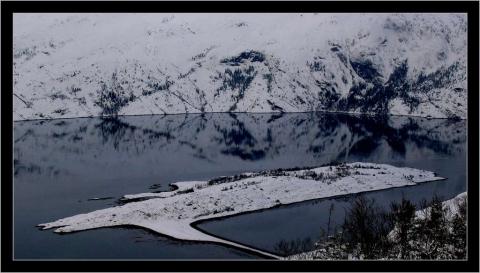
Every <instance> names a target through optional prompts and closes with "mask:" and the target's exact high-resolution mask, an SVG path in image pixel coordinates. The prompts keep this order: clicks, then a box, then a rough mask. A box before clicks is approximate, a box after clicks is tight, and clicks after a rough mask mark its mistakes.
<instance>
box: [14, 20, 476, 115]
mask: <svg viewBox="0 0 480 273" xmlns="http://www.w3.org/2000/svg"><path fill="white" fill-rule="evenodd" d="M466 28H467V26H466V15H461V14H375V15H372V14H261V15H259V14H215V15H212V14H142V15H138V14H109V15H108V16H106V15H101V14H79V15H72V14H55V15H52V14H15V15H14V68H13V71H14V75H13V77H14V85H13V95H14V97H13V103H14V120H25V119H49V118H72V117H81V116H102V115H103V116H112V115H113V116H115V115H144V114H176V113H202V112H306V111H339V112H350V113H366V114H375V115H387V114H393V115H413V116H423V117H434V118H462V119H464V118H466V114H467V109H466V107H467V91H466V90H467V83H466Z"/></svg>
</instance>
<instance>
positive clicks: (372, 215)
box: [305, 197, 467, 260]
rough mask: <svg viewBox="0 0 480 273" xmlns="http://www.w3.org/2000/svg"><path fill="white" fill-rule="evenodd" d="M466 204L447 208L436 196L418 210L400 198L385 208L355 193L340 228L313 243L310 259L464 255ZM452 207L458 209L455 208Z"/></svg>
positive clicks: (460, 256) (440, 257)
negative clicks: (314, 246) (355, 197)
mask: <svg viewBox="0 0 480 273" xmlns="http://www.w3.org/2000/svg"><path fill="white" fill-rule="evenodd" d="M466 206H467V200H466V198H464V199H463V200H460V201H459V202H458V203H457V204H456V206H455V207H454V208H453V209H452V211H451V210H450V208H449V207H445V206H443V204H442V202H441V201H440V199H438V198H437V197H435V198H433V199H432V200H431V201H430V202H426V201H424V202H422V204H421V206H420V207H421V208H422V210H419V208H417V207H416V206H415V205H414V204H413V203H411V202H410V201H408V200H405V199H402V201H401V202H400V203H392V204H391V206H390V210H389V211H385V210H382V209H380V208H379V207H378V206H376V205H375V201H374V200H372V199H368V198H365V197H359V198H357V199H356V200H355V201H354V202H353V204H352V207H351V208H350V209H349V210H348V211H347V215H346V216H345V222H344V224H343V225H342V228H341V231H340V232H335V234H334V235H333V236H328V234H327V235H326V236H325V237H326V238H324V239H322V240H321V241H320V242H317V244H316V248H315V250H314V251H312V252H310V254H308V255H306V256H305V257H306V258H308V259H407V260H416V259H423V260H435V259H436V260H438V259H442V260H444V259H465V258H466V250H467V249H466V228H467V219H466ZM455 211H456V212H455Z"/></svg>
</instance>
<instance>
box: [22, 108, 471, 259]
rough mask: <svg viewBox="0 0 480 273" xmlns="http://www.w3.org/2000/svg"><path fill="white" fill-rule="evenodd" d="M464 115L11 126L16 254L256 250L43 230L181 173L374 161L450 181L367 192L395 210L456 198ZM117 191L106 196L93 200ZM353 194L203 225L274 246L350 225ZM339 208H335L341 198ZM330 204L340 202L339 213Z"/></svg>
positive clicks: (136, 233) (164, 185) (117, 233)
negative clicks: (397, 203) (346, 220)
mask: <svg viewBox="0 0 480 273" xmlns="http://www.w3.org/2000/svg"><path fill="white" fill-rule="evenodd" d="M465 153H466V123H465V121H453V120H442V119H433V120H428V119H423V118H413V117H389V118H388V119H380V118H374V117H364V116H362V117H360V116H351V115H344V114H328V113H291V114H283V115H281V114H217V113H212V114H204V115H201V114H188V115H167V116H130V117H120V118H119V119H100V118H78V119H64V120H51V121H22V122H15V124H14V255H15V258H16V259H37V258H42V259H49V258H52V259H61V258H63V259H65V258H71V259H77V258H88V259H93V258H100V259H105V258H109V259H115V258H121V259H125V258H132V259H136V258H143V259H150V258H168V259H175V258H180V259H182V258H210V259H218V258H240V259H245V258H257V257H256V256H254V255H251V254H247V253H244V252H242V251H240V250H236V249H232V248H229V247H224V246H220V245H215V244H210V243H191V242H181V241H177V240H173V239H170V238H166V237H163V236H160V235H157V234H152V233H150V232H147V231H145V230H141V229H132V228H114V229H112V228H108V229H98V230H91V231H85V232H78V233H74V234H67V235H62V236H61V235H58V234H54V233H53V232H52V231H40V230H38V228H36V227H35V226H36V225H37V224H39V223H45V222H49V221H52V220H56V219H59V218H63V217H68V216H72V215H75V214H79V213H85V212H89V211H92V210H96V209H101V208H105V207H109V206H113V205H118V204H117V203H116V201H117V200H118V198H120V197H121V196H122V195H125V194H132V193H141V192H148V191H156V190H168V189H169V187H168V184H169V183H172V182H176V181H186V180H203V179H209V178H212V177H216V176H221V175H231V174H237V173H241V172H246V171H258V170H265V169H275V168H289V167H296V166H302V167H303V166H316V165H321V164H327V163H332V162H354V161H365V162H377V163H387V164H392V165H395V166H408V167H414V168H419V169H425V170H430V171H434V172H436V173H438V174H439V176H442V177H446V178H447V179H446V180H443V181H437V182H430V183H425V184H422V185H419V186H414V187H407V188H397V189H390V190H385V191H378V192H372V193H366V195H367V196H369V197H374V198H375V199H376V200H377V203H378V204H379V205H383V206H388V205H389V203H390V202H391V201H394V200H399V199H401V198H402V196H404V197H406V198H408V199H411V200H413V201H415V202H417V201H420V200H421V199H423V198H427V199H429V198H431V197H432V196H433V195H438V196H440V197H441V198H442V199H449V198H451V197H453V196H455V195H457V194H458V193H460V192H463V191H465V189H466V154H465ZM103 197H112V198H111V199H104V200H89V199H92V198H103ZM348 201H349V198H336V199H327V200H316V201H308V202H304V203H300V204H295V205H289V206H284V207H280V208H276V209H271V210H266V211H262V212H254V213H249V214H244V215H239V216H234V217H229V218H225V219H221V220H212V221H209V222H204V223H201V224H200V225H199V226H198V227H199V228H200V229H203V230H206V231H208V232H210V233H213V234H216V235H219V236H221V237H225V238H229V239H232V240H235V241H238V242H241V243H244V244H248V245H251V246H255V247H258V248H261V249H265V250H270V251H276V247H277V245H278V244H279V242H281V241H282V240H287V241H288V240H296V239H305V238H312V239H315V238H316V237H317V236H318V235H319V234H320V230H321V229H322V228H323V229H325V230H326V229H327V228H328V224H327V223H328V221H329V218H330V226H331V227H333V226H335V225H336V224H339V223H341V222H342V221H343V216H344V208H345V207H347V206H348V204H349V203H348ZM332 205H333V206H332ZM330 210H332V213H331V217H329V215H330V213H329V212H330Z"/></svg>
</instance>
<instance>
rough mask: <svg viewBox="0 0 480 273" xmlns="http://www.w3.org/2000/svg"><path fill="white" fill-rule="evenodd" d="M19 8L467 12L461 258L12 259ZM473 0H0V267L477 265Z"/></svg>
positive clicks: (372, 267)
mask: <svg viewBox="0 0 480 273" xmlns="http://www.w3.org/2000/svg"><path fill="white" fill-rule="evenodd" d="M22 12H24V13H26V12H75V13H78V12H97V13H108V12H128V13H130V12H138V13H142V12H148V13H151V12H319V13H323V12H328V13H331V12H342V13H345V12H346V13H348V12H353V13H359V12H368V13H381V12H400V13H403V12H405V13H412V12H420V13H444V12H448V13H450V12H453V13H456V12H458V13H467V14H468V15H467V16H468V67H467V69H468V76H469V77H468V120H467V126H468V140H467V143H468V144H467V145H468V151H467V153H468V155H467V157H468V166H467V169H468V195H469V197H468V198H469V203H468V230H469V233H468V246H469V247H468V259H467V260H466V261H271V260H255V261H232V260H226V261H225V260H218V261H212V260H205V261H183V260H179V261H161V260H158V261H131V260H128V261H121V260H119V261H99V260H97V261H94V260H93V261H92V260H88V261H85V260H79V261H15V260H13V253H12V247H13V238H12V234H13V230H12V219H13V213H12V188H13V185H12V183H13V170H12V167H13V166H12V158H13V149H12V148H13V139H12V137H13V134H12V133H13V121H12V117H13V114H12V107H13V104H12V96H13V95H12V75H13V74H12V66H13V63H12V59H13V58H12V57H13V45H12V43H13V29H12V20H13V13H22ZM478 14H479V3H478V2H475V1H441V2H428V1H427V2H422V1H419V2H413V1H412V2H400V1H399V2H377V1H365V2H349V1H341V2H323V1H322V2H310V1H309V2H217V1H210V2H196V1H195V2H188V1H179V2H150V1H138V2H131V1H121V2H93V1H92V2H83V1H76V2H70V1H69V2H59V1H45V2H37V1H18V2H14V1H9V2H2V3H1V29H2V34H1V39H2V40H1V48H2V57H3V58H2V64H1V68H2V70H1V71H2V82H1V90H2V92H1V99H2V100H1V126H2V130H1V140H2V141H1V142H2V144H1V145H2V146H1V148H2V149H1V150H2V155H1V159H2V164H1V175H2V181H3V183H1V192H2V193H1V196H2V199H1V204H2V206H1V217H2V225H1V236H2V240H1V242H2V246H1V270H2V271H39V272H44V271H50V272H57V271H77V272H78V271H105V272H113V271H117V272H125V271H170V272H174V271H175V272H178V271H198V272H206V271H211V272H218V271H232V272H244V271H264V272H274V271H275V272H289V271H290V272H291V271H372V272H377V271H436V272H440V271H472V272H473V271H479V252H478V249H479V240H478V232H476V231H478V227H479V225H478V205H479V203H478V192H479V188H478V184H479V175H478V171H479V168H478V166H479V164H478V155H479V154H478V152H479V146H478V144H479V134H478V131H479V122H478V117H479V111H478V106H479V97H478V92H479V85H478V75H479V73H478V66H479V56H478V49H479V40H478V26H479V20H478Z"/></svg>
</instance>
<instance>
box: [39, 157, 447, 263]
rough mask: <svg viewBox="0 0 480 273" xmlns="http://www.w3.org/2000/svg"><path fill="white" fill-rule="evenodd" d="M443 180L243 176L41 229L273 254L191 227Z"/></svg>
mask: <svg viewBox="0 0 480 273" xmlns="http://www.w3.org/2000/svg"><path fill="white" fill-rule="evenodd" d="M441 179H444V178H442V177H438V176H436V175H435V173H433V172H430V171H424V170H418V169H413V168H399V167H394V166H391V165H385V164H374V163H349V164H344V163H343V164H339V165H335V166H322V167H315V168H303V169H298V168H297V169H289V170H283V169H278V170H270V171H262V172H256V173H242V174H239V175H234V176H225V177H219V178H214V179H211V180H208V181H188V182H177V183H174V184H173V185H174V186H175V187H176V189H175V190H173V191H169V192H160V193H143V194H133V195H126V196H124V198H123V199H124V200H125V201H130V202H128V203H127V204H124V205H121V206H116V207H111V208H106V209H101V210H97V211H93V212H90V213H86V214H79V215H75V216H72V217H68V218H64V219H60V220H57V221H53V222H50V223H44V224H39V226H40V227H42V228H43V229H51V228H55V230H54V231H55V232H57V233H68V232H75V231H82V230H88V229H95V228H102V227H114V226H138V227H142V228H146V229H150V230H152V231H154V232H158V233H161V234H163V235H167V236H170V237H173V238H176V239H180V240H191V241H208V242H215V243H221V244H227V245H230V246H234V247H238V248H243V249H247V250H250V251H255V252H257V253H260V254H263V255H266V256H270V257H274V258H277V256H276V255H273V254H270V253H267V252H263V251H259V250H255V249H253V248H250V247H248V246H245V245H242V244H238V243H235V242H231V241H228V240H225V239H221V238H217V237H215V236H213V235H209V234H206V233H204V232H202V231H200V230H198V229H196V228H195V227H194V226H195V222H198V221H201V220H207V219H213V218H218V217H224V216H231V215H235V214H240V213H245V212H252V211H256V210H261V209H267V208H272V207H275V206H279V205H282V204H291V203H296V202H302V201H306V200H311V199H318V198H326V197H332V196H341V195H348V194H353V193H359V192H366V191H374V190H382V189H387V188H393V187H403V186H411V185H416V184H418V183H422V182H428V181H435V180H441Z"/></svg>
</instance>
